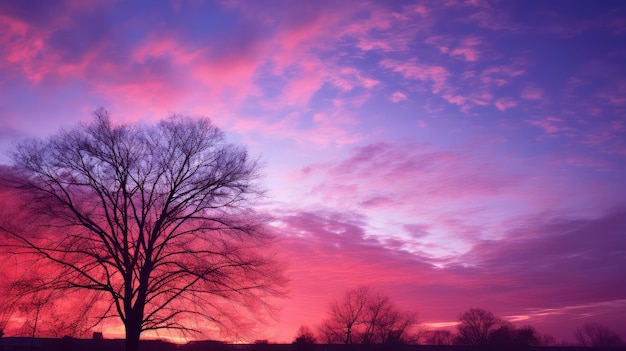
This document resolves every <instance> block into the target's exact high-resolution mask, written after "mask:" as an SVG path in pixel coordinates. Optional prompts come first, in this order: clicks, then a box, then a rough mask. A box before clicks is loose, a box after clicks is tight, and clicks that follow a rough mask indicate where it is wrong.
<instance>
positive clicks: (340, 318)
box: [320, 286, 369, 345]
mask: <svg viewBox="0 0 626 351" xmlns="http://www.w3.org/2000/svg"><path fill="white" fill-rule="evenodd" d="M368 294H369V288H368V287H366V286H361V287H359V288H356V289H350V290H348V291H346V293H345V295H344V297H343V299H342V300H341V301H335V302H333V303H332V304H331V306H330V316H329V318H328V319H327V320H326V321H324V323H322V327H321V330H320V332H321V333H322V334H323V335H325V338H326V340H327V341H328V343H341V344H345V345H349V344H353V343H354V333H355V330H356V328H357V327H358V326H360V325H362V324H363V321H364V316H365V309H366V308H367V299H368Z"/></svg>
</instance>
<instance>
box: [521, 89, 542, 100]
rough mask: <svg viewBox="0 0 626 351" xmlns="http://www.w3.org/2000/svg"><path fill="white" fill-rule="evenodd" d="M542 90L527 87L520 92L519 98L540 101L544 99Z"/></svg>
mask: <svg viewBox="0 0 626 351" xmlns="http://www.w3.org/2000/svg"><path fill="white" fill-rule="evenodd" d="M544 94H545V92H544V90H543V89H541V88H537V87H532V86H528V87H526V88H524V89H523V90H522V94H521V98H522V99H526V100H542V99H543V98H544Z"/></svg>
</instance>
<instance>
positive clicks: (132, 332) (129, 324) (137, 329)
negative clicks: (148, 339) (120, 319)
mask: <svg viewBox="0 0 626 351" xmlns="http://www.w3.org/2000/svg"><path fill="white" fill-rule="evenodd" d="M125 328H126V342H125V343H124V344H125V350H126V351H139V337H140V335H141V319H140V318H128V319H127V320H126V325H125Z"/></svg>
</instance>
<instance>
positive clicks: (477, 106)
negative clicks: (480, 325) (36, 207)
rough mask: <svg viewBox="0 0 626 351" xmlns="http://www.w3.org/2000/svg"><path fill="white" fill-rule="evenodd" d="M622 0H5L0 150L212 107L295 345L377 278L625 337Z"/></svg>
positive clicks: (393, 288)
mask: <svg viewBox="0 0 626 351" xmlns="http://www.w3.org/2000/svg"><path fill="white" fill-rule="evenodd" d="M624 62H626V3H624V2H622V1H610V0H601V1H582V0H571V1H566V0H552V1H522V0H518V1H499V0H492V1H487V0H445V1H366V0H360V1H352V0H347V1H331V0H315V1H308V0H304V1H288V0H269V1H243V0H225V1H196V0H190V1H177V0H172V1H138V0H133V1H98V0H63V1H55V2H52V1H30V0H28V1H4V0H0V91H1V94H0V163H3V164H8V163H9V162H10V161H9V158H8V156H7V152H8V150H9V148H10V146H11V145H12V143H14V142H15V141H17V140H20V139H23V138H26V137H35V138H42V137H45V136H48V135H51V134H52V133H54V132H56V131H57V130H59V128H62V127H68V126H72V125H75V124H76V123H78V122H80V121H89V120H91V118H92V112H93V111H94V110H96V109H97V108H99V107H105V108H106V109H108V110H109V111H110V113H111V116H112V119H113V120H114V121H116V122H133V123H134V122H139V123H151V122H155V121H158V120H160V119H162V118H164V117H166V116H168V115H169V114H172V113H180V114H185V115H191V116H207V117H209V118H211V119H212V121H213V122H214V123H215V124H216V125H218V126H219V127H220V128H222V129H223V130H224V131H225V132H226V133H227V136H228V138H229V140H231V141H233V142H235V143H240V144H243V145H245V146H246V147H247V148H248V150H249V151H250V153H252V154H253V155H255V156H258V157H260V158H261V159H262V160H263V162H264V164H265V168H264V173H265V181H264V184H265V186H266V188H267V190H268V199H267V200H266V201H265V203H264V204H263V206H262V209H263V210H264V211H267V212H269V213H271V214H272V215H273V216H274V220H273V222H272V223H271V226H272V230H274V231H275V233H276V235H278V236H279V237H280V238H281V241H280V242H279V243H278V244H277V245H278V248H277V250H278V252H279V255H280V256H281V257H282V259H284V261H285V266H286V267H287V272H286V274H287V276H288V277H289V279H290V280H291V282H290V285H289V298H287V299H284V300H280V301H279V302H277V304H278V305H279V307H280V309H281V311H280V313H279V314H278V315H277V317H276V320H275V321H273V322H271V323H270V325H269V326H267V327H265V328H264V329H263V330H262V331H261V334H260V335H261V336H262V337H264V338H267V339H270V340H272V341H282V342H290V341H291V340H293V337H294V335H295V333H296V331H297V330H298V328H299V327H300V325H308V326H310V327H313V328H314V327H315V326H316V325H318V324H320V323H321V322H322V320H323V319H324V318H325V316H326V312H327V309H328V304H329V303H330V302H331V301H333V300H336V299H338V298H340V297H341V295H342V294H343V292H344V291H345V290H346V289H349V288H354V287H357V286H359V285H363V284H365V285H369V286H372V287H373V288H375V289H380V290H382V291H384V292H385V293H386V294H387V295H389V296H390V297H391V298H392V300H393V301H394V302H395V303H396V304H397V305H398V306H400V307H402V308H403V309H406V310H411V311H417V313H418V316H419V320H420V322H421V323H423V325H424V326H425V327H427V328H436V327H448V328H450V327H451V326H453V323H454V322H455V321H456V319H457V318H458V316H459V314H460V313H461V312H463V311H465V310H467V309H468V308H470V307H481V308H486V309H490V310H491V311H492V312H494V313H495V314H496V315H498V316H501V317H504V318H507V319H509V320H511V321H514V322H516V323H518V324H519V325H524V324H531V325H533V326H535V327H536V328H537V329H539V331H541V332H545V333H550V334H552V335H553V336H555V338H556V339H557V340H572V339H573V337H572V332H573V330H574V329H575V328H577V327H579V326H581V325H582V324H584V323H587V322H591V321H594V322H600V323H603V324H605V325H607V326H609V327H610V328H612V329H614V330H615V331H617V332H618V333H620V334H621V336H622V338H625V339H626V323H624V316H626V271H625V270H624V267H626V181H625V180H624V179H626V114H625V113H626V65H625V64H624Z"/></svg>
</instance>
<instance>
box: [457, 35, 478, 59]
mask: <svg viewBox="0 0 626 351" xmlns="http://www.w3.org/2000/svg"><path fill="white" fill-rule="evenodd" d="M482 43H483V41H482V39H480V38H476V37H471V38H466V39H464V40H463V41H462V42H461V43H460V44H459V46H457V47H456V48H455V49H454V50H452V51H451V52H450V56H452V57H456V58H461V59H463V60H465V61H469V62H474V61H477V60H478V58H479V56H480V52H479V51H478V49H477V48H476V47H477V46H480V45H482Z"/></svg>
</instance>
